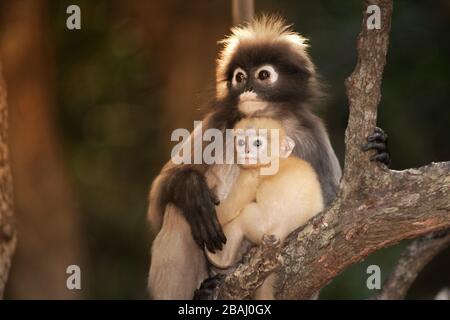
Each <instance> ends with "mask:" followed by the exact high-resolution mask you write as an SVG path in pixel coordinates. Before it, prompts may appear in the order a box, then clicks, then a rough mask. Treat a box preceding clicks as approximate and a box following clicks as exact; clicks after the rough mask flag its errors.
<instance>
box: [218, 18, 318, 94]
mask: <svg viewBox="0 0 450 320" xmlns="http://www.w3.org/2000/svg"><path fill="white" fill-rule="evenodd" d="M219 44H221V45H222V46H223V48H222V50H221V52H220V53H219V57H218V59H217V69H216V81H217V97H218V98H220V97H222V96H224V95H225V94H226V89H227V88H226V87H227V85H226V82H227V80H228V73H229V66H230V64H231V63H232V62H233V59H234V57H235V56H236V55H237V54H238V52H239V51H240V50H242V49H243V48H249V47H258V48H259V47H264V46H266V47H282V48H283V49H287V51H289V52H288V53H287V54H290V55H294V56H297V58H299V59H301V61H302V62H303V64H304V65H303V67H304V68H305V70H306V71H308V73H309V74H310V75H315V68H314V65H313V63H312V62H311V59H310V58H309V55H308V53H307V52H306V49H307V47H308V44H307V39H306V38H304V37H303V36H301V35H300V34H298V33H296V32H294V31H293V30H292V26H291V25H289V24H286V21H285V20H284V19H283V18H281V17H279V16H274V15H261V16H258V17H256V18H255V19H254V20H253V21H251V22H249V23H246V24H244V25H239V26H237V27H233V28H232V29H231V34H230V35H229V36H227V37H226V38H225V39H223V40H221V41H220V42H219ZM282 51H286V50H282ZM312 80H313V81H315V79H312Z"/></svg>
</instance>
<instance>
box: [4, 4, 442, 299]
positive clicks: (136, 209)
mask: <svg viewBox="0 0 450 320" xmlns="http://www.w3.org/2000/svg"><path fill="white" fill-rule="evenodd" d="M71 4H77V5H79V6H80V8H81V13H82V29H81V30H78V31H70V30H68V29H67V28H66V25H65V23H66V18H67V16H68V15H67V14H66V8H67V7H68V6H69V5H71ZM361 10H362V6H361V1H356V0H351V1H350V0H349V1H345V2H344V1H333V0H326V1H325V0H315V1H312V0H311V1H309V0H308V1H306V0H302V1H295V0H289V1H282V2H281V1H274V0H270V1H269V0H257V1H256V11H257V12H267V13H279V14H281V15H283V16H285V17H286V19H287V20H288V21H289V22H292V23H293V24H294V28H295V30H296V31H298V32H300V33H301V34H302V35H304V36H306V37H307V38H309V39H310V44H311V48H310V53H311V56H312V58H313V61H314V62H315V63H316V65H317V68H318V70H319V72H320V73H321V75H322V76H323V79H324V82H325V83H326V85H327V87H328V93H329V98H328V99H327V101H326V103H324V104H323V105H322V106H318V107H317V109H316V110H315V111H316V113H317V114H319V115H320V116H321V117H323V118H324V120H325V122H326V124H327V127H328V130H329V133H330V136H331V140H332V144H333V146H334V148H335V150H336V152H337V154H338V157H339V159H340V161H341V164H342V162H343V147H344V142H343V141H344V130H345V126H346V122H347V112H348V111H347V106H348V103H347V99H346V96H345V88H344V79H345V78H346V77H347V76H348V75H349V74H350V73H351V72H352V70H353V68H354V66H355V62H356V51H355V41H356V36H357V34H358V33H359V30H360V25H361ZM230 25H231V7H230V1H224V0H223V1H219V0H213V1H206V0H194V1H181V0H169V1H138V0H132V1H124V0H99V1H89V0H83V1H80V0H70V1H65V0H61V1H43V0H40V1H35V0H29V1H26V0H19V1H17V2H15V1H14V2H9V3H7V2H1V4H0V32H1V33H0V34H1V36H2V38H1V49H2V62H3V64H4V69H5V71H4V72H5V78H6V81H7V84H8V90H9V99H10V100H9V106H10V109H11V112H10V113H11V122H12V123H11V134H10V135H11V144H12V165H13V174H14V178H15V179H16V203H17V211H18V212H17V216H18V223H19V237H20V236H21V235H24V234H25V235H28V234H32V233H33V232H35V233H36V234H35V235H34V236H33V237H28V236H24V237H23V240H19V241H20V242H19V249H18V254H17V257H16V259H15V261H14V263H13V269H12V275H11V280H10V283H9V285H8V288H7V290H8V291H7V296H6V297H7V298H11V299H13V298H96V299H106V298H130V299H135V298H146V297H147V295H146V277H147V272H148V265H149V255H150V249H149V248H150V245H151V237H150V234H149V229H148V226H147V223H146V207H147V194H148V190H149V186H150V183H151V181H152V179H153V178H154V177H155V176H156V175H157V173H158V172H159V170H160V168H161V167H162V165H163V164H164V163H165V161H167V160H168V158H169V156H170V148H171V146H172V144H171V142H170V132H171V131H172V130H173V129H175V128H178V127H184V128H188V129H192V126H193V121H194V120H199V119H201V117H202V114H203V112H204V108H203V107H202V105H203V103H204V102H205V101H206V98H207V97H208V96H209V95H210V94H211V92H212V91H213V89H214V59H215V56H216V54H217V51H218V46H217V44H216V42H217V41H218V40H220V39H221V38H222V37H223V36H224V35H225V34H227V33H228V30H229V27H230ZM449 40H450V1H445V0H441V1H428V2H426V1H407V0H397V1H395V4H394V15H393V21H392V31H391V39H390V48H389V54H388V60H387V67H386V70H385V74H384V81H383V86H382V101H381V104H380V108H379V120H378V125H379V126H380V127H382V128H383V129H384V130H385V131H386V132H387V133H388V134H389V145H390V151H391V156H392V166H391V167H392V168H393V169H403V168H408V167H415V166H420V165H424V164H427V163H429V162H431V161H444V160H449V159H450V147H449V142H448V139H449V137H450V107H449V102H450V90H449V86H450V63H449V57H450V41H449ZM24 92H34V95H32V94H31V93H30V94H29V96H30V97H29V99H28V100H25V99H26V98H25V97H23V94H24ZM25 94H26V93H25ZM26 101H28V103H27V102H26ZM38 110H43V111H42V112H39V111H38ZM34 113H36V114H38V115H37V116H35V117H31V115H32V114H34ZM28 115H30V116H28ZM30 118H31V119H30ZM24 132H27V134H28V135H26V134H25V133H24ZM30 132H32V133H31V134H30ZM45 132H48V134H44V133H45ZM41 135H42V137H41ZM16 137H17V138H16ZM34 139H35V140H34ZM33 148H34V150H35V151H33V152H27V151H24V150H32V149H33ZM46 153H47V154H51V155H52V156H49V157H48V158H47V157H45V154H46ZM23 159H28V160H27V161H23ZM54 168H57V169H54ZM46 170H48V171H49V172H56V171H57V172H61V174H59V175H58V177H57V178H55V179H54V180H53V181H56V182H54V183H53V182H52V181H51V180H48V179H47V178H48V175H44V174H42V175H41V176H39V177H37V178H35V179H34V180H32V181H30V178H29V177H30V176H34V175H35V174H36V172H46ZM29 172H32V174H29ZM16 177H17V178H16ZM52 183H53V184H54V185H56V184H58V185H65V186H67V187H64V188H63V187H58V188H55V191H54V192H49V191H47V192H44V191H42V192H41V193H40V191H39V190H49V189H46V188H50V186H49V185H50V184H52ZM30 185H32V186H33V190H28V191H26V190H25V189H26V188H27V186H30ZM22 190H25V191H23V192H22ZM61 190H65V191H61ZM27 192H28V193H27ZM59 192H63V193H64V194H60V195H59ZM27 194H30V196H27ZM56 199H66V200H64V201H62V200H61V201H60V202H61V204H60V205H59V207H58V208H54V207H51V206H53V205H54V202H55V201H56ZM31 201H34V202H31ZM22 203H23V205H22ZM29 203H33V205H32V206H31V205H27V204H29ZM38 208H39V209H38ZM39 210H41V213H38V212H37V211H39ZM55 215H56V217H55ZM62 216H64V217H66V216H67V218H64V219H63V220H61V222H58V224H56V222H55V223H54V226H51V222H52V221H59V220H58V219H61V217H62ZM28 219H33V220H32V221H33V224H32V225H30V223H28V221H31V220H28ZM27 225H28V226H27ZM21 228H22V229H21ZM27 241H29V242H30V243H33V244H35V245H36V246H35V247H33V250H30V249H29V248H30V247H29V246H28V247H27ZM39 243H40V244H41V245H38V244H39ZM404 245H405V243H401V244H399V245H397V246H394V247H391V248H388V249H385V250H382V251H380V252H377V253H375V254H373V255H372V256H370V257H368V258H367V259H366V260H365V261H362V262H361V263H359V264H356V265H354V266H353V267H351V268H350V269H349V270H347V271H346V272H344V273H343V274H342V275H341V276H339V277H338V278H337V279H336V280H335V281H333V282H332V283H331V284H330V285H329V286H328V287H327V288H325V289H324V290H323V292H322V296H321V297H323V298H334V299H341V298H352V299H360V298H367V297H369V296H371V295H372V294H374V291H369V290H368V289H367V288H366V279H367V276H368V275H367V274H366V268H367V266H368V265H370V264H377V265H379V266H380V267H381V270H382V277H383V279H385V278H386V277H387V275H388V274H389V271H390V269H391V268H392V266H393V265H394V263H395V261H396V259H397V258H398V255H399V253H400V252H401V249H402V248H403V247H404ZM39 250H41V251H39ZM41 252H44V253H41ZM69 264H78V265H80V266H81V269H82V277H83V278H82V281H83V282H82V284H83V289H82V290H81V292H77V293H72V292H67V290H66V289H65V282H64V281H65V280H64V279H65V277H66V275H65V267H64V266H67V265H69ZM33 266H35V267H33ZM42 266H45V268H44V267H42ZM47 266H48V268H47ZM52 266H53V267H52ZM63 267H64V268H63ZM47 270H56V271H54V272H53V273H51V274H50V273H49V272H47ZM55 273H58V276H55ZM61 279H63V280H61ZM53 282H54V283H53ZM444 286H450V251H449V250H447V251H446V252H443V253H442V254H440V255H439V256H438V257H437V258H436V259H435V260H433V262H432V263H431V264H430V265H429V266H427V268H426V269H425V270H424V272H423V273H422V274H421V275H420V277H419V279H418V280H417V282H416V283H415V284H414V286H413V288H412V289H411V291H410V294H409V296H408V297H409V298H431V297H433V296H434V295H435V294H436V293H437V292H438V290H440V289H441V288H442V287H444Z"/></svg>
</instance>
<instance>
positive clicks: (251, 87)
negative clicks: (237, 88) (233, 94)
mask: <svg viewBox="0 0 450 320" xmlns="http://www.w3.org/2000/svg"><path fill="white" fill-rule="evenodd" d="M245 91H249V92H253V86H249V87H247V89H246V90H245Z"/></svg>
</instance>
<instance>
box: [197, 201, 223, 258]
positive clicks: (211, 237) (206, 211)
mask: <svg viewBox="0 0 450 320" xmlns="http://www.w3.org/2000/svg"><path fill="white" fill-rule="evenodd" d="M201 209H202V210H201V215H200V217H201V219H202V220H203V221H202V224H203V226H204V227H205V229H206V234H207V238H205V244H206V247H207V248H208V250H210V251H211V252H213V253H214V251H216V250H222V247H223V244H222V243H223V241H222V237H225V236H224V235H223V231H222V227H221V226H220V224H219V222H218V221H217V214H216V210H215V208H214V205H213V204H212V203H206V204H205V205H204V206H202V208H201Z"/></svg>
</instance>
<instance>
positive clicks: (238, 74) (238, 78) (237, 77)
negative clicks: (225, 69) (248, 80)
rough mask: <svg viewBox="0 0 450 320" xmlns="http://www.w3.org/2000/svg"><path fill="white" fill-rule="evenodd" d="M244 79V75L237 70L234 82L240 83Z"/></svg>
mask: <svg viewBox="0 0 450 320" xmlns="http://www.w3.org/2000/svg"><path fill="white" fill-rule="evenodd" d="M244 80H245V75H244V74H243V73H242V72H238V73H237V74H236V82H237V83H241V82H242V81H244Z"/></svg>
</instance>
